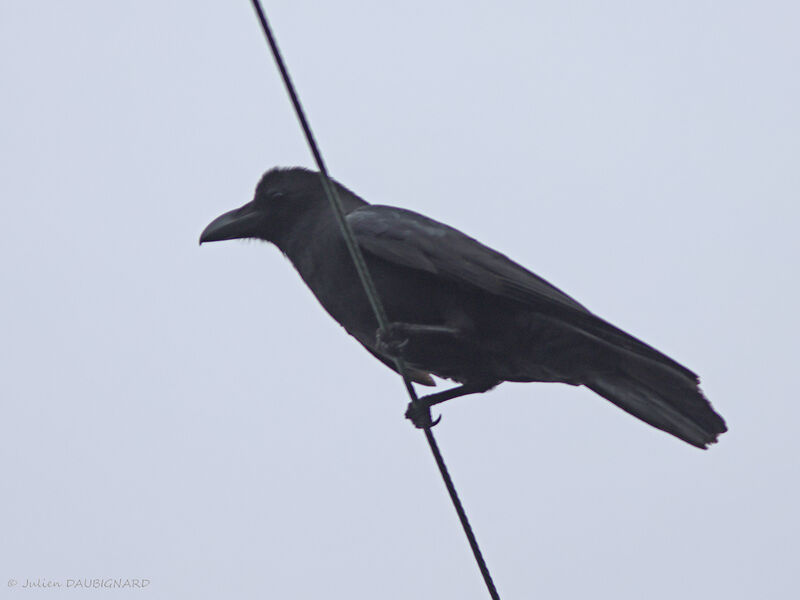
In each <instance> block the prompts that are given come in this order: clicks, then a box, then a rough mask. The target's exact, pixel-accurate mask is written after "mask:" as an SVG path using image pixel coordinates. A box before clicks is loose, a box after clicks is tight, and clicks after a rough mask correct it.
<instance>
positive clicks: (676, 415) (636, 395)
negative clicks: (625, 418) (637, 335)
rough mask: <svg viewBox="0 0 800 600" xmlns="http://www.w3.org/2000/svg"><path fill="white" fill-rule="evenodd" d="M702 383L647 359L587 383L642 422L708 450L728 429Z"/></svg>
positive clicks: (592, 378)
mask: <svg viewBox="0 0 800 600" xmlns="http://www.w3.org/2000/svg"><path fill="white" fill-rule="evenodd" d="M698 384H699V381H698V379H697V377H692V376H688V375H687V374H686V373H684V372H681V371H678V370H676V369H673V368H671V367H670V366H668V365H664V364H661V363H655V362H652V361H649V360H647V359H640V360H636V361H630V362H628V363H627V364H626V365H625V367H624V370H623V369H619V370H616V371H614V372H611V373H608V372H606V373H598V374H595V375H593V376H592V377H591V378H590V379H589V380H587V381H586V382H585V383H584V385H585V386H586V387H588V388H589V389H591V390H593V391H594V392H596V393H598V394H600V395H601V396H603V397H604V398H606V399H607V400H610V401H611V402H613V403H614V404H616V405H617V406H619V407H620V408H621V409H622V410H624V411H626V412H628V413H630V414H632V415H633V416H635V417H637V418H639V419H641V420H642V421H644V422H646V423H649V424H650V425H652V426H653V427H656V428H658V429H661V430H662V431H666V432H667V433H670V434H672V435H674V436H675V437H677V438H680V439H682V440H683V441H685V442H688V443H689V444H692V445H693V446H697V447H698V448H703V449H705V448H707V447H708V445H709V444H713V443H715V442H716V441H717V437H718V436H719V435H720V434H722V433H725V432H726V431H727V430H728V428H727V426H726V425H725V421H724V420H723V419H722V417H721V416H719V415H718V414H717V413H716V412H714V409H713V408H712V407H711V404H710V403H709V402H708V400H707V399H706V397H705V396H704V395H703V392H702V390H700V387H699V385H698Z"/></svg>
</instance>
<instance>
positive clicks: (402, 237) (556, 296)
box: [347, 205, 697, 380]
mask: <svg viewBox="0 0 800 600" xmlns="http://www.w3.org/2000/svg"><path fill="white" fill-rule="evenodd" d="M347 221H348V223H349V224H350V226H351V228H352V229H353V233H354V234H355V236H356V239H357V241H358V245H359V246H360V247H361V248H362V250H363V251H364V252H365V253H367V254H371V255H374V256H376V257H379V258H381V259H383V260H386V261H389V262H392V263H395V264H398V265H402V266H404V267H408V268H411V269H417V270H420V271H425V272H428V273H431V274H434V275H436V276H438V277H442V278H445V279H448V280H451V281H456V282H459V283H462V284H468V285H472V286H475V287H477V288H480V289H481V290H483V291H485V292H488V293H489V294H494V295H496V296H500V297H503V298H507V299H511V300H515V301H517V302H521V303H523V304H526V305H528V306H529V307H530V308H531V310H535V311H537V312H541V313H543V314H547V315H550V316H553V317H555V318H557V319H560V320H562V321H564V322H566V323H568V324H570V325H571V326H573V327H577V328H579V329H581V330H583V331H584V332H586V333H588V334H590V335H594V336H596V337H598V338H600V339H602V340H604V341H606V342H609V343H612V344H614V345H616V346H618V347H619V348H622V349H625V350H627V351H629V352H633V353H635V354H639V355H642V356H646V357H648V358H650V359H651V360H656V361H658V362H661V363H665V364H668V365H670V366H672V367H673V368H677V369H679V370H680V371H682V372H684V373H685V374H686V375H688V376H690V377H692V378H693V379H695V380H697V375H695V374H694V373H693V372H692V371H690V370H689V369H687V368H686V367H684V366H683V365H681V364H679V363H677V362H675V361H674V360H672V359H671V358H669V357H668V356H666V355H664V354H662V353H661V352H659V351H658V350H656V349H655V348H653V347H651V346H649V345H647V344H645V343H644V342H642V341H640V340H637V339H636V338H634V337H633V336H631V335H629V334H627V333H625V332H624V331H622V330H621V329H618V328H617V327H615V326H613V325H611V324H610V323H608V322H607V321H604V320H603V319H601V318H599V317H597V316H596V315H594V314H592V313H591V312H590V311H589V310H588V309H587V308H586V307H584V306H583V305H581V304H579V303H578V302H577V301H575V300H574V299H572V298H570V297H569V296H568V295H567V294H565V293H564V292H562V291H561V290H559V289H558V288H557V287H555V286H553V285H551V284H550V283H548V282H547V281H545V280H544V279H542V278H541V277H539V276H538V275H536V274H535V273H531V272H530V271H528V270H527V269H525V268H524V267H522V266H520V265H518V264H517V263H515V262H514V261H512V260H511V259H509V258H508V257H507V256H505V255H503V254H500V253H499V252H497V251H495V250H492V249H491V248H489V247H487V246H484V245H483V244H481V243H480V242H479V241H477V240H475V239H473V238H471V237H469V236H467V235H465V234H463V233H461V232H460V231H458V230H457V229H454V228H453V227H449V226H448V225H445V224H443V223H439V222H438V221H434V220H433V219H429V218H428V217H425V216H423V215H421V214H419V213H415V212H413V211H410V210H406V209H402V208H395V207H392V206H380V205H369V206H364V207H361V208H358V209H356V210H354V211H352V212H351V213H349V214H348V215H347Z"/></svg>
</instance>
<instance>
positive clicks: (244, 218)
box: [200, 202, 261, 244]
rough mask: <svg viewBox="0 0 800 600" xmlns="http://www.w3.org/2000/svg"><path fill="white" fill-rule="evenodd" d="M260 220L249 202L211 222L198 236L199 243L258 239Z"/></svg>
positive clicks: (256, 210)
mask: <svg viewBox="0 0 800 600" xmlns="http://www.w3.org/2000/svg"><path fill="white" fill-rule="evenodd" d="M260 220H261V219H260V213H259V211H258V209H257V208H256V207H255V206H253V203H252V202H250V203H248V204H245V205H244V206H242V207H240V208H237V209H235V210H232V211H229V212H226V213H225V214H224V215H220V216H218V217H217V218H216V219H214V220H213V221H211V223H209V224H208V227H206V228H205V229H204V230H203V233H201V234H200V243H201V244H202V243H203V242H221V241H222V240H235V239H239V238H251V237H258V223H259V221H260Z"/></svg>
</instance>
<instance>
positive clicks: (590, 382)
mask: <svg viewBox="0 0 800 600" xmlns="http://www.w3.org/2000/svg"><path fill="white" fill-rule="evenodd" d="M330 182H331V185H333V186H334V188H335V191H336V194H337V195H338V197H339V201H340V204H341V207H342V210H343V214H344V219H345V220H346V221H347V223H348V224H349V227H350V229H351V230H352V233H353V236H354V239H355V242H356V244H357V245H358V247H359V248H360V249H361V252H362V254H363V257H364V262H365V264H366V267H367V269H368V271H369V273H370V275H371V277H372V279H373V281H374V287H375V290H376V291H377V293H378V296H379V297H380V299H381V301H382V303H383V305H384V309H385V312H386V315H387V318H388V320H389V325H388V326H387V327H385V328H384V329H381V328H380V327H379V325H378V321H377V318H376V316H375V314H374V311H373V309H372V306H371V304H370V302H369V298H368V296H367V293H366V291H365V289H364V287H363V285H362V283H361V281H360V279H359V276H358V272H357V270H356V267H355V265H354V263H353V260H352V259H351V256H350V254H349V251H348V248H347V245H346V242H345V238H344V236H343V233H342V230H341V227H340V225H339V223H338V221H337V219H336V216H335V214H334V212H333V209H332V207H331V205H330V203H329V201H328V199H327V196H326V191H325V187H324V184H323V180H322V178H321V175H320V173H319V172H316V171H313V170H309V169H305V168H301V167H275V168H272V169H270V170H268V171H267V172H266V173H264V175H263V176H262V177H261V179H260V181H259V183H258V185H257V186H256V190H255V195H254V197H253V199H252V201H250V202H248V203H247V204H244V205H243V206H241V207H239V208H237V209H234V210H231V211H229V212H226V213H224V214H222V215H220V216H219V217H217V218H216V219H214V220H213V221H212V222H211V223H209V225H208V226H207V227H206V228H205V229H204V230H203V232H202V234H201V235H200V244H201V245H202V244H203V243H206V242H217V241H223V240H231V239H256V240H262V241H265V242H270V243H272V244H274V245H275V246H277V248H278V249H279V250H280V251H281V252H282V253H283V254H284V255H285V256H286V257H287V258H288V259H289V261H290V262H291V263H292V265H293V266H294V268H295V269H296V270H297V272H298V273H299V275H300V277H301V278H302V279H303V281H304V282H305V283H306V285H307V286H308V287H309V288H310V290H311V292H312V293H313V294H314V296H315V297H316V298H317V300H318V301H319V303H320V304H321V305H322V307H323V308H324V309H325V310H326V311H327V312H328V314H329V315H330V316H331V317H333V319H335V320H336V321H337V322H338V323H339V324H340V325H341V326H342V327H344V329H345V331H346V332H347V333H348V334H350V335H351V336H353V337H354V338H355V339H356V340H357V341H358V342H359V343H360V344H361V345H362V346H363V347H364V348H365V349H366V350H367V351H368V352H369V353H370V354H372V355H373V356H374V357H375V358H377V359H378V360H380V361H381V362H382V363H384V364H385V365H386V366H388V367H389V368H391V369H394V370H395V371H398V364H397V359H398V358H401V359H402V362H403V364H404V365H405V369H404V372H405V374H406V376H407V377H408V378H409V379H410V380H411V381H413V382H415V383H418V384H421V385H424V386H434V385H436V382H435V380H434V379H433V376H436V377H438V378H441V379H449V380H452V381H453V382H455V383H456V384H458V385H457V386H456V387H453V388H450V389H448V390H445V391H442V392H438V393H433V394H430V395H428V396H423V397H422V398H420V399H419V403H413V402H412V404H411V405H410V406H409V410H408V411H407V413H406V416H407V417H408V418H410V419H411V420H412V422H413V423H414V424H415V425H416V426H417V427H421V428H425V427H431V426H433V425H434V424H435V423H436V421H433V420H431V418H430V407H431V406H434V405H436V404H439V403H441V402H444V401H446V400H451V399H453V398H456V397H459V396H464V395H468V394H475V393H483V392H487V391H489V390H491V389H493V388H495V387H496V386H497V385H499V384H500V383H502V382H506V381H509V382H554V383H564V384H567V385H571V386H584V387H586V388H588V389H590V390H592V391H594V392H595V393H597V394H599V395H600V396H602V397H603V398H605V399H607V400H609V401H611V402H612V403H613V404H615V405H616V406H618V407H619V408H621V409H622V410H624V411H626V412H628V413H629V414H631V415H633V416H634V417H637V418H638V419H640V420H642V421H644V422H645V423H648V424H649V425H652V426H653V427H655V428H657V429H660V430H662V431H664V432H666V433H669V434H671V435H673V436H675V437H677V438H679V439H681V440H683V441H685V442H687V443H689V444H691V445H692V446H695V447H697V448H702V449H706V448H707V447H708V446H709V445H710V444H713V443H715V442H716V441H717V438H718V437H719V435H720V434H722V433H724V432H725V431H727V426H726V424H725V421H724V419H723V418H722V417H721V416H720V415H719V414H718V413H717V412H715V411H714V409H713V408H712V406H711V404H710V403H709V401H708V400H707V399H706V397H705V395H704V394H703V392H702V390H701V389H700V386H699V383H700V380H699V377H698V375H697V374H696V373H694V372H693V371H691V370H690V369H688V368H686V367H684V366H683V365H681V364H680V363H678V362H677V361H675V360H673V359H672V358H670V357H668V356H666V355H665V354H663V353H661V352H659V351H658V350H656V349H655V348H653V347H652V346H650V345H648V344H646V343H644V342H642V341H640V340H639V339H637V338H635V337H633V336H632V335H630V334H628V333H626V332H624V331H623V330H621V329H619V328H617V327H616V326H614V325H612V324H611V323H609V322H607V321H605V320H603V319H602V318H600V317H598V316H597V315H595V314H594V313H592V312H591V311H589V309H587V308H586V307H584V306H583V305H582V304H580V303H578V302H577V301H576V300H574V299H573V298H571V297H570V296H568V295H567V294H565V293H564V292H562V291H561V290H560V289H558V288H556V287H555V286H553V285H552V284H550V283H548V282H547V281H545V280H544V279H543V278H541V277H539V276H538V275H536V274H534V273H533V272H531V271H529V270H528V269H526V268H524V267H522V266H521V265H519V264H517V263H516V262H514V261H512V260H511V259H510V258H508V257H507V256H505V255H503V254H501V253H500V252H497V251H496V250H493V249H491V248H489V247H488V246H485V245H483V244H482V243H480V242H479V241H477V240H476V239H474V238H472V237H469V236H468V235H466V234H464V233H462V232H460V231H459V230H457V229H455V228H453V227H450V226H448V225H445V224H444V223H441V222H438V221H435V220H433V219H430V218H428V217H426V216H424V215H422V214H419V213H417V212H414V211H411V210H407V209H404V208H398V207H392V206H386V205H378V204H370V203H368V202H367V201H365V200H364V199H362V198H361V197H359V196H358V195H357V194H355V193H354V192H352V191H351V190H349V189H348V188H346V187H345V186H344V185H342V184H340V183H339V182H337V181H335V180H333V179H331V180H330Z"/></svg>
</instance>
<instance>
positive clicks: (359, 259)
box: [251, 0, 500, 600]
mask: <svg viewBox="0 0 800 600" xmlns="http://www.w3.org/2000/svg"><path fill="white" fill-rule="evenodd" d="M251 2H252V4H253V8H254V9H255V11H256V15H257V16H258V20H259V22H260V23H261V29H262V30H263V32H264V35H265V36H266V38H267V43H268V44H269V47H270V50H271V51H272V56H273V58H274V59H275V64H276V65H277V67H278V70H279V71H280V73H281V77H282V78H283V83H284V84H285V86H286V91H287V92H288V94H289V98H290V99H291V101H292V106H294V110H295V112H296V113H297V119H298V120H299V121H300V126H301V127H302V128H303V133H304V134H305V137H306V141H307V142H308V146H309V148H310V149H311V153H312V154H313V155H314V160H315V161H316V163H317V167H318V168H319V173H320V179H321V180H322V186H323V188H324V190H325V194H326V196H327V197H328V201H329V202H330V204H331V208H332V209H333V212H334V214H335V215H336V221H337V223H338V224H339V228H340V229H341V232H342V236H343V237H344V241H345V244H346V245H347V249H348V251H349V252H350V256H351V258H352V259H353V263H354V264H355V267H356V271H357V272H358V277H359V279H360V280H361V284H362V285H363V286H364V292H365V293H366V295H367V298H368V299H369V303H370V305H371V307H372V310H373V312H374V313H375V318H376V320H377V321H378V328H379V330H380V331H381V332H384V331H386V329H387V326H388V324H389V320H388V318H387V317H386V311H385V310H384V308H383V303H382V302H381V299H380V296H379V295H378V291H377V290H376V289H375V284H374V282H373V281H372V277H371V276H370V274H369V270H368V269H367V265H366V263H365V262H364V256H363V254H362V253H361V249H360V248H359V247H358V245H357V244H356V242H355V238H354V236H353V232H352V230H351V229H350V225H349V224H348V223H347V220H346V219H345V217H344V211H343V210H342V204H341V201H340V200H339V196H338V194H337V193H336V188H335V187H334V185H333V183H332V182H331V178H330V176H329V175H328V169H327V168H326V167H325V161H324V160H323V159H322V154H321V153H320V151H319V147H318V146H317V143H316V141H315V139H314V134H313V133H312V131H311V127H310V126H309V124H308V120H307V119H306V116H305V112H304V111H303V107H302V105H301V104H300V99H299V98H298V97H297V92H296V91H295V89H294V85H293V84H292V79H291V77H290V76H289V71H288V70H287V69H286V65H285V64H284V62H283V57H282V56H281V52H280V49H279V48H278V43H277V42H276V41H275V37H274V36H273V34H272V29H271V28H270V26H269V22H268V21H267V17H266V15H265V14H264V10H263V9H262V8H261V3H260V2H259V0H251ZM394 361H395V365H396V366H397V371H398V372H399V373H400V375H401V376H402V378H403V383H404V384H405V386H406V390H407V391H408V395H409V396H410V397H411V403H412V405H414V406H415V407H416V406H419V403H420V401H419V398H418V397H417V393H416V391H415V390H414V387H413V386H412V385H411V380H410V379H409V378H408V373H407V371H406V367H405V364H404V361H403V360H402V359H401V358H395V359H394ZM423 431H424V432H425V438H426V439H427V440H428V445H429V446H430V448H431V452H432V453H433V457H434V459H435V460H436V466H438V467H439V472H440V473H441V475H442V479H443V480H444V484H445V487H447V492H448V493H449V494H450V499H451V500H452V502H453V506H454V507H455V509H456V513H457V514H458V518H459V520H460V521H461V526H462V527H463V529H464V533H465V534H466V536H467V540H468V541H469V545H470V548H471V549H472V554H473V555H474V556H475V561H476V562H477V563H478V568H479V569H480V571H481V575H482V576H483V581H484V582H485V583H486V588H487V589H488V590H489V595H490V596H491V597H492V599H493V600H499V599H500V596H499V595H498V593H497V588H495V585H494V581H492V576H491V574H490V573H489V568H488V567H487V566H486V561H485V560H484V559H483V554H482V553H481V549H480V547H479V546H478V541H477V539H475V534H474V533H473V532H472V527H471V526H470V523H469V519H468V518H467V513H466V512H465V511H464V507H463V505H462V504H461V500H460V499H459V497H458V493H457V492H456V488H455V486H454V485H453V480H452V478H451V477H450V473H449V471H448V470H447V465H446V464H445V462H444V458H443V457H442V453H441V451H440V450H439V445H438V444H437V443H436V438H435V437H434V436H433V432H432V431H431V428H430V427H425V428H424V429H423Z"/></svg>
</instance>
